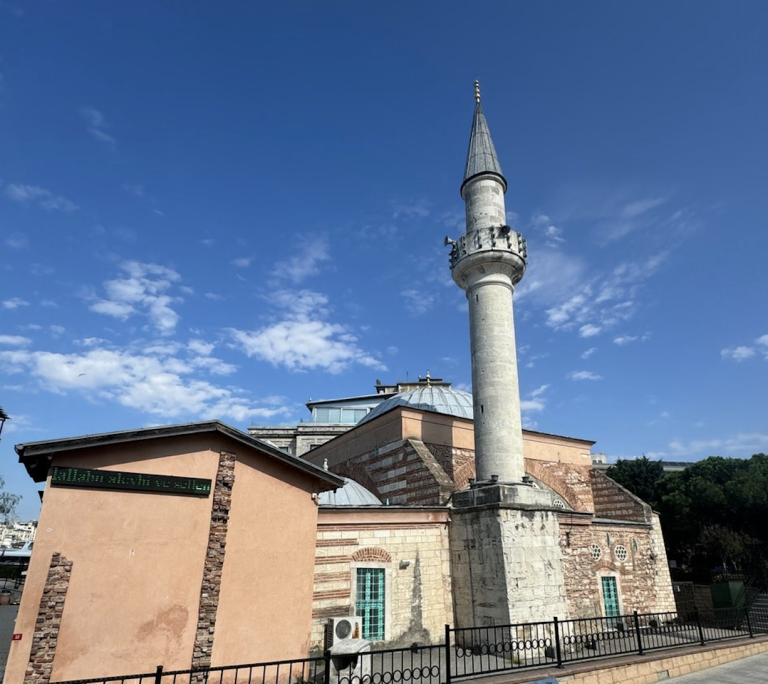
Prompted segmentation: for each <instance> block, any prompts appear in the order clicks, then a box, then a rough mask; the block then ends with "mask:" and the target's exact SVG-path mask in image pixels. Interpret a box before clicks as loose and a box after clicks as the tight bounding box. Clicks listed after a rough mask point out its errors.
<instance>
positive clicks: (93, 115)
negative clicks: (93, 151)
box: [80, 107, 117, 148]
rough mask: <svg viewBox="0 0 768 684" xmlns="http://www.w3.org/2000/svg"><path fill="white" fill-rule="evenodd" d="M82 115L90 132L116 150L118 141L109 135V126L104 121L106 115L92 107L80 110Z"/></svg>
mask: <svg viewBox="0 0 768 684" xmlns="http://www.w3.org/2000/svg"><path fill="white" fill-rule="evenodd" d="M80 113H81V114H82V115H83V118H84V119H85V120H86V122H87V123H88V132H89V133H90V134H91V135H92V136H93V137H94V138H95V139H96V140H98V141H99V142H103V143H106V144H107V145H109V146H110V147H112V148H114V147H115V145H116V144H117V141H116V140H115V138H114V137H113V136H111V135H109V133H107V130H106V129H108V128H109V126H108V125H107V122H106V120H105V119H104V115H103V114H102V113H101V112H100V111H99V110H98V109H93V108H91V107H84V108H83V109H81V110H80Z"/></svg>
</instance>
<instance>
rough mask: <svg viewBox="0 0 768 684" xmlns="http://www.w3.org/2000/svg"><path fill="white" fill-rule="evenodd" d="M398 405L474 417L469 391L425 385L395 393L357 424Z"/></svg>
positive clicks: (462, 416) (469, 417)
mask: <svg viewBox="0 0 768 684" xmlns="http://www.w3.org/2000/svg"><path fill="white" fill-rule="evenodd" d="M398 406H406V407H408V408H415V409H419V410H421V411H432V412H433V413H443V414H445V415H448V416H456V417H457V418H467V419H469V420H472V418H473V417H474V413H473V410H472V395H471V394H470V393H469V392H462V391H461V390H456V389H452V388H450V387H440V386H433V385H427V386H425V387H417V388H416V389H412V390H408V391H407V392H402V393H401V394H396V395H395V396H394V397H390V398H389V399H387V400H386V401H383V402H381V403H380V404H379V405H378V406H377V407H376V408H374V409H373V410H372V411H371V412H370V413H368V414H367V415H366V416H364V417H363V418H362V419H361V420H360V422H359V423H358V425H362V424H363V423H367V422H368V421H369V420H373V419H374V418H377V417H378V416H381V415H384V414H385V413H386V412H387V411H391V410H392V409H394V408H397V407H398Z"/></svg>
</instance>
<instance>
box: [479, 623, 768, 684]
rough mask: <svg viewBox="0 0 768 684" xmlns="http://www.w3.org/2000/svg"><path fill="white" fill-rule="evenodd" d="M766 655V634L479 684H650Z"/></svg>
mask: <svg viewBox="0 0 768 684" xmlns="http://www.w3.org/2000/svg"><path fill="white" fill-rule="evenodd" d="M765 652H768V635H765V634H762V635H760V636H758V637H755V638H754V639H734V640H733V641H726V642H719V643H716V644H707V645H706V646H691V647H686V648H676V649H674V650H672V649H670V650H663V651H653V652H651V653H649V654H646V655H642V656H621V657H618V658H605V659H601V660H592V661H590V662H582V663H574V664H570V665H566V667H564V668H563V669H558V668H556V667H547V668H535V669H534V668H532V669H530V670H520V671H517V672H509V673H506V674H504V675H492V676H489V677H483V678H482V679H481V680H480V681H482V682H483V684H523V683H524V682H534V681H536V680H541V679H546V678H547V677H554V678H555V679H556V680H557V681H558V683H559V684H654V683H655V682H660V681H664V680H666V679H669V678H670V677H678V676H680V675H684V674H689V673H690V672H698V671H699V670H706V669H707V668H709V667H715V666H716V665H724V664H725V663H730V662H733V661H734V660H741V659H742V658H748V657H749V656H753V655H758V654H760V653H765Z"/></svg>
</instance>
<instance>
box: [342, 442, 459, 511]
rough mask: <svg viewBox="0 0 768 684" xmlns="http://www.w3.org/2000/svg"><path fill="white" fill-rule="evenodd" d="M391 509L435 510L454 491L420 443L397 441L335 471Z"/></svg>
mask: <svg viewBox="0 0 768 684" xmlns="http://www.w3.org/2000/svg"><path fill="white" fill-rule="evenodd" d="M332 470H333V472H334V473H336V474H337V475H344V476H345V477H349V478H351V479H353V480H355V481H357V482H359V483H360V484H362V485H363V486H364V487H366V488H367V489H369V490H370V491H371V492H373V493H374V494H375V495H376V496H377V497H378V498H379V499H380V500H381V501H382V502H384V503H389V504H390V505H396V506H400V505H409V506H435V505H439V504H443V503H445V502H447V500H448V499H449V497H450V495H451V493H452V492H453V490H454V485H453V481H452V480H451V478H450V477H449V476H448V475H447V474H446V472H445V470H444V469H443V467H442V466H441V465H440V463H439V462H438V460H437V459H436V458H435V456H434V454H433V453H432V452H431V451H430V450H429V449H428V448H427V447H426V446H425V444H424V443H423V442H421V441H420V440H417V439H405V440H398V441H396V442H393V443H391V444H387V445H386V446H384V447H381V448H378V449H376V450H375V451H373V452H368V453H364V454H360V455H358V456H355V457H354V458H350V459H348V460H347V461H346V462H343V463H339V464H338V465H336V466H334V467H332Z"/></svg>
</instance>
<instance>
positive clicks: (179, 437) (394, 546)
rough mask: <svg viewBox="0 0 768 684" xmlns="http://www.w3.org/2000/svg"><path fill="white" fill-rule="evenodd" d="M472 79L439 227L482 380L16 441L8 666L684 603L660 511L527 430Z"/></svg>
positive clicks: (278, 646)
mask: <svg viewBox="0 0 768 684" xmlns="http://www.w3.org/2000/svg"><path fill="white" fill-rule="evenodd" d="M475 99H476V102H475V110H474V117H473V122H472V129H471V134H470V142H469V150H468V154H467V162H466V166H465V173H464V179H463V182H462V185H461V195H462V198H463V199H464V201H465V204H466V232H465V234H464V235H462V236H460V237H459V238H458V239H456V240H453V239H449V238H446V246H450V256H449V260H450V265H451V272H452V276H453V279H454V281H455V282H456V283H457V285H458V286H459V287H461V288H462V289H463V290H464V291H465V292H466V295H467V300H468V305H469V319H470V320H469V324H470V325H469V328H470V339H471V355H472V393H471V394H470V393H467V392H462V391H459V390H456V389H454V388H452V387H451V386H450V383H449V382H445V381H443V380H440V379H436V378H431V377H430V376H429V374H427V375H426V376H425V377H424V378H419V380H418V381H417V382H411V383H397V384H395V385H390V386H387V385H383V384H382V383H381V382H379V381H377V382H376V385H375V392H374V393H372V394H368V395H362V396H359V397H351V398H344V399H338V400H325V401H319V402H310V404H309V405H308V406H309V408H310V410H311V411H312V422H309V423H302V424H300V425H298V426H293V427H282V428H276V427H258V426H254V427H252V428H250V429H249V434H246V433H243V432H241V431H239V430H236V429H234V428H231V427H229V426H226V425H224V424H222V423H220V422H218V421H209V422H204V423H192V424H187V425H175V426H163V427H157V428H145V429H140V430H130V431H125V432H113V433H107V434H97V435H88V436H85V437H79V438H67V439H58V440H48V441H44V442H34V443H27V444H19V445H17V446H16V451H17V453H18V454H19V459H20V461H21V462H22V463H23V464H24V466H25V467H26V469H27V471H28V473H29V475H30V476H31V477H32V478H33V479H34V480H35V481H36V482H45V483H46V488H45V495H44V499H43V506H42V510H41V514H40V519H39V522H38V534H37V539H36V543H35V549H34V552H33V554H32V559H31V562H30V566H29V571H28V576H27V582H26V587H25V590H24V593H23V596H22V601H21V605H20V607H19V613H18V617H17V621H16V627H15V629H14V632H15V635H14V641H13V642H12V644H11V651H10V654H9V659H8V665H7V668H6V675H5V680H4V681H5V684H21V683H22V682H24V684H32V683H33V682H48V681H51V680H53V681H64V680H71V679H84V678H92V677H102V676H112V675H121V674H128V673H134V672H149V671H153V670H154V668H155V666H156V665H157V664H158V663H162V664H163V666H164V667H165V669H166V670H170V669H186V668H189V667H198V666H206V665H231V664H236V663H248V662H251V663H252V662H266V661H272V660H281V659H288V658H301V657H305V656H306V655H307V653H308V652H310V651H312V650H319V649H321V648H322V647H323V635H324V629H325V627H326V625H328V624H329V623H332V621H333V620H334V619H335V618H340V617H350V616H353V617H354V620H355V622H356V624H357V626H358V629H359V632H360V635H361V636H362V637H363V638H365V639H369V640H371V641H373V642H376V644H377V645H380V646H388V645H391V646H396V645H401V644H411V643H413V642H424V643H438V642H441V641H442V637H443V629H444V625H445V624H451V625H453V626H455V627H470V626H492V625H504V624H513V623H525V622H534V621H545V620H546V621H548V620H551V619H552V617H553V616H557V617H559V618H561V619H565V618H577V617H593V616H605V617H608V618H611V617H614V616H618V615H622V614H625V613H629V612H632V611H633V610H637V611H640V612H657V611H658V612H660V611H667V610H674V608H675V605H674V597H673V593H672V586H671V582H670V577H669V571H668V568H667V559H666V554H665V550H664V542H663V538H662V535H661V529H660V525H659V518H658V515H657V514H656V513H654V511H653V510H651V508H650V507H649V506H648V505H647V504H646V503H644V502H643V501H641V500H639V499H638V498H636V497H635V496H633V495H632V494H630V493H629V492H627V491H626V490H625V489H623V488H622V487H621V486H619V485H618V484H617V483H615V482H613V481H612V480H611V479H610V478H608V477H607V476H606V475H605V474H604V473H603V472H602V471H601V470H598V469H595V468H594V467H593V463H592V460H593V456H592V454H591V448H592V446H593V444H594V443H593V442H591V441H588V440H585V439H578V438H574V437H565V436H560V435H556V434H548V433H543V432H534V431H530V430H523V429H522V424H521V418H520V399H519V390H518V375H517V359H516V350H515V331H514V319H513V293H514V288H515V285H516V284H517V283H518V282H519V281H520V280H521V278H522V277H523V275H524V272H525V267H526V263H527V258H528V257H527V252H526V244H525V240H524V238H523V237H522V235H520V234H519V233H518V232H516V231H515V230H513V229H511V228H510V227H509V226H508V225H507V224H506V218H505V216H506V214H505V206H504V194H505V192H506V190H507V182H506V180H505V178H504V176H503V174H502V171H501V166H500V164H499V160H498V157H497V155H496V151H495V148H494V145H493V141H492V139H491V135H490V131H489V129H488V125H487V122H486V118H485V114H484V112H483V109H482V107H481V105H480V93H479V88H478V87H477V84H476V90H475Z"/></svg>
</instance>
